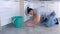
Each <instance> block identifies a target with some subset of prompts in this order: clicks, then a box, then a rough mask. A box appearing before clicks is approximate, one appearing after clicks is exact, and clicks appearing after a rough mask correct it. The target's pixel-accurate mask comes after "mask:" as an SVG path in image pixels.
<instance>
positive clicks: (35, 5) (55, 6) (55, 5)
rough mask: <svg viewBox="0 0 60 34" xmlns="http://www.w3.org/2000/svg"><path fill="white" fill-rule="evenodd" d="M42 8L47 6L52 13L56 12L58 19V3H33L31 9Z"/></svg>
mask: <svg viewBox="0 0 60 34" xmlns="http://www.w3.org/2000/svg"><path fill="white" fill-rule="evenodd" d="M41 6H47V7H49V8H50V11H51V12H52V11H53V10H54V11H55V12H56V17H58V3H57V2H49V1H45V2H40V1H37V2H36V1H35V2H31V4H30V7H32V8H37V9H40V8H41Z"/></svg>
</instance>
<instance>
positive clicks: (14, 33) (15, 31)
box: [0, 25, 60, 34]
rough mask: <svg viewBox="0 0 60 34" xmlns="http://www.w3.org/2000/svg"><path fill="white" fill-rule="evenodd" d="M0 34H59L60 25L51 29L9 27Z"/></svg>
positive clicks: (41, 27)
mask: <svg viewBox="0 0 60 34" xmlns="http://www.w3.org/2000/svg"><path fill="white" fill-rule="evenodd" d="M0 34H60V25H54V26H52V27H45V26H35V27H22V28H14V27H12V25H11V26H9V27H7V28H6V29H4V30H2V33H0Z"/></svg>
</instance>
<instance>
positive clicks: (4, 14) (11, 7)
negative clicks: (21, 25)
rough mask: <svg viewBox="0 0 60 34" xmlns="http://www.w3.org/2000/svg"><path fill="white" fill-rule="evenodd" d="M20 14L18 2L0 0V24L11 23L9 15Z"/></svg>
mask: <svg viewBox="0 0 60 34" xmlns="http://www.w3.org/2000/svg"><path fill="white" fill-rule="evenodd" d="M17 15H20V11H19V2H11V1H0V23H1V26H4V25H7V24H9V23H11V17H12V16H17Z"/></svg>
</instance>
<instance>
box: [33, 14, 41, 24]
mask: <svg viewBox="0 0 60 34" xmlns="http://www.w3.org/2000/svg"><path fill="white" fill-rule="evenodd" d="M40 17H41V15H40V14H38V15H36V16H35V18H34V20H33V22H34V23H35V24H38V23H39V22H40Z"/></svg>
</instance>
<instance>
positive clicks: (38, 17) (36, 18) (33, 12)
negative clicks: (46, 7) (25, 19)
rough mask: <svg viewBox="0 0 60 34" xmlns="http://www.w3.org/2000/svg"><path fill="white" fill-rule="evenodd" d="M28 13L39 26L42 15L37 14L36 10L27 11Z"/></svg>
mask: <svg viewBox="0 0 60 34" xmlns="http://www.w3.org/2000/svg"><path fill="white" fill-rule="evenodd" d="M27 13H28V14H29V15H30V16H31V18H32V22H33V23H34V24H38V23H39V22H40V17H41V15H40V13H39V12H37V11H36V12H35V11H34V9H32V8H29V9H28V11H27Z"/></svg>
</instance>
